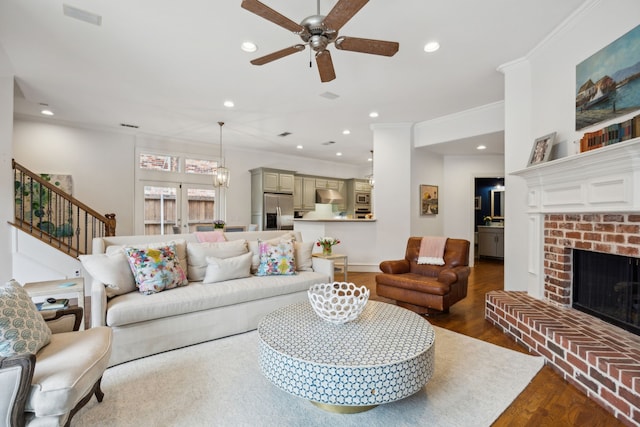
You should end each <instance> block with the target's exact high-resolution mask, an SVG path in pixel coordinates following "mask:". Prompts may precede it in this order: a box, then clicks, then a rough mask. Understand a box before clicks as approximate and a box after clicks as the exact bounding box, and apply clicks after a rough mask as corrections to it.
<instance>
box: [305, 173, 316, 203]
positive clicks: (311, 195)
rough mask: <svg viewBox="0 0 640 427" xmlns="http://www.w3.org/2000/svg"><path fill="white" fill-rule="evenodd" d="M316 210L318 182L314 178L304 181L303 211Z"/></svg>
mask: <svg viewBox="0 0 640 427" xmlns="http://www.w3.org/2000/svg"><path fill="white" fill-rule="evenodd" d="M315 208H316V180H315V179H314V178H303V179H302V209H310V210H313V209H315Z"/></svg>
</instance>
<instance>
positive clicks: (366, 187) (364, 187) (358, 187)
mask: <svg viewBox="0 0 640 427" xmlns="http://www.w3.org/2000/svg"><path fill="white" fill-rule="evenodd" d="M354 187H355V191H356V192H364V193H370V192H371V184H369V183H368V182H366V181H355V182H354Z"/></svg>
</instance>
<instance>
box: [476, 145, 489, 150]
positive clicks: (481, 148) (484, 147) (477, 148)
mask: <svg viewBox="0 0 640 427" xmlns="http://www.w3.org/2000/svg"><path fill="white" fill-rule="evenodd" d="M486 149H487V146H486V145H478V146H477V147H476V150H486Z"/></svg>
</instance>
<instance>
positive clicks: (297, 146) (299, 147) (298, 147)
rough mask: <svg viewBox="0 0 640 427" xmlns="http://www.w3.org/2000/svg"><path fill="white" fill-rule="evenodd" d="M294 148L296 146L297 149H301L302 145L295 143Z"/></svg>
mask: <svg viewBox="0 0 640 427" xmlns="http://www.w3.org/2000/svg"><path fill="white" fill-rule="evenodd" d="M296 148H297V149H298V150H302V149H303V148H304V147H303V146H302V145H296Z"/></svg>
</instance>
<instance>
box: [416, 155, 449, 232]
mask: <svg viewBox="0 0 640 427" xmlns="http://www.w3.org/2000/svg"><path fill="white" fill-rule="evenodd" d="M443 183H444V160H443V156H442V155H440V154H436V153H434V152H432V151H429V150H428V149H425V148H414V149H413V151H412V152H411V188H410V196H411V206H410V209H411V210H410V217H411V236H443V235H444V234H443V229H444V223H445V217H446V215H444V214H442V207H443V205H442V202H443V201H442V199H441V198H440V199H439V201H438V204H439V206H438V208H439V209H440V212H439V213H438V214H437V215H424V216H423V215H420V197H419V196H420V190H419V189H420V185H421V184H426V185H437V186H438V190H439V197H442V188H443Z"/></svg>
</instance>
